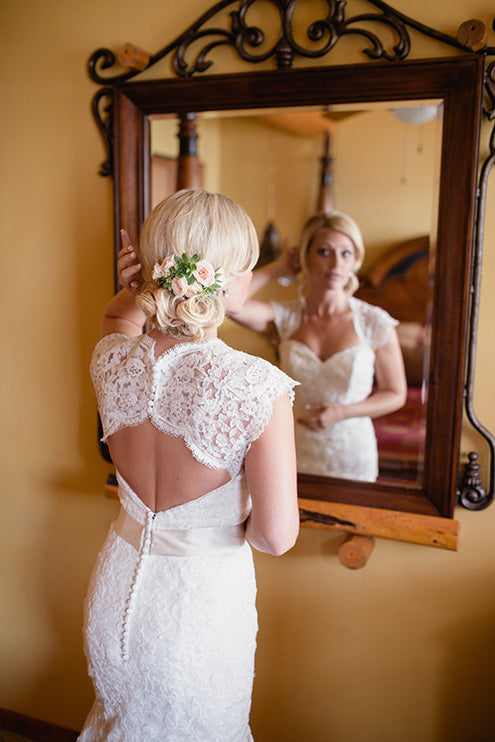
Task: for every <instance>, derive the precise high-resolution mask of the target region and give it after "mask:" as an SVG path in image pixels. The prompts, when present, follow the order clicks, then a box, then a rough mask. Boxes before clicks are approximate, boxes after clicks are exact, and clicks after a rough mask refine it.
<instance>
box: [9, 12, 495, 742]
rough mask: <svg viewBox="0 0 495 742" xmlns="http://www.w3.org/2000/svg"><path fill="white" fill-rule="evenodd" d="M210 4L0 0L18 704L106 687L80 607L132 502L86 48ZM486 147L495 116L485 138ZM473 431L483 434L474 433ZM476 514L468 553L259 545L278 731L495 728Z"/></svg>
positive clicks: (479, 381)
mask: <svg viewBox="0 0 495 742" xmlns="http://www.w3.org/2000/svg"><path fill="white" fill-rule="evenodd" d="M206 5H207V3H205V2H204V0H181V2H180V3H172V2H171V3H167V4H165V5H164V3H163V2H162V0H141V2H140V3H135V2H130V1H129V0H85V2H84V3H82V2H80V1H79V0H77V2H76V1H75V0H65V2H60V1H59V0H45V2H43V3H40V2H39V1H38V0H23V2H22V3H21V2H18V0H6V1H5V0H4V2H3V3H2V4H1V5H0V29H1V31H0V33H1V41H2V44H1V48H2V54H1V56H0V65H1V69H0V81H1V82H0V95H1V98H0V100H1V105H2V115H1V119H0V121H1V137H0V148H1V150H0V162H1V172H2V178H1V180H0V191H1V197H0V209H1V221H0V223H1V225H2V238H3V249H2V251H1V256H2V257H1V272H2V278H3V280H2V290H1V292H0V296H1V301H2V306H3V307H4V309H3V316H4V320H5V330H4V341H3V362H2V365H1V368H2V392H3V393H2V395H1V396H2V426H3V430H2V447H1V457H2V459H1V462H0V471H1V473H2V476H1V479H2V490H1V491H2V499H1V515H2V520H1V522H2V538H1V539H0V563H1V565H2V580H1V582H0V584H1V594H0V606H1V607H0V621H1V624H0V626H1V632H0V646H1V652H0V668H1V669H0V674H1V677H0V707H3V708H7V709H10V710H13V711H17V712H20V713H24V714H28V715H31V716H35V717H38V718H41V719H45V720H47V721H51V722H54V723H58V724H62V725H65V726H69V727H73V728H78V727H79V726H80V725H81V723H82V721H83V719H84V717H85V714H86V712H87V710H88V708H89V705H90V703H91V698H92V691H91V687H90V683H89V681H88V680H87V678H86V671H85V663H84V658H83V653H82V642H81V604H82V600H83V596H84V593H85V590H86V585H87V580H88V577H89V573H90V570H91V567H92V564H93V561H94V559H95V555H96V553H97V550H98V547H99V544H100V543H101V541H102V539H103V537H104V534H105V532H106V529H107V527H108V524H109V523H110V521H111V520H112V519H113V518H114V516H115V514H116V511H117V504H116V503H115V502H113V501H109V500H106V499H105V498H104V497H103V483H104V481H105V479H106V474H107V472H108V471H109V467H108V466H107V465H106V464H105V463H103V462H102V460H101V459H100V458H99V456H98V454H97V451H96V444H95V404H94V398H93V393H92V389H91V386H90V382H89V378H88V372H87V368H88V363H89V358H90V353H91V348H92V345H93V343H94V340H95V337H96V336H97V333H98V324H99V316H100V311H101V307H102V305H103V303H104V301H105V299H106V298H107V297H108V296H109V294H110V292H111V290H112V258H111V249H110V247H111V241H112V203H111V197H112V186H111V183H110V181H109V180H108V179H102V178H100V177H99V176H98V175H97V169H98V167H99V165H100V162H101V161H102V159H103V158H104V150H103V146H102V143H101V140H100V136H99V133H98V131H97V129H96V126H95V125H94V122H93V120H92V117H91V113H90V100H91V97H92V95H93V93H94V92H95V89H96V86H95V85H94V84H93V83H92V82H91V81H90V80H89V78H88V76H87V74H86V71H85V65H86V60H87V58H88V56H89V54H90V53H91V52H92V51H94V50H95V49H96V48H97V47H99V46H108V47H110V48H112V49H117V48H118V47H119V46H120V44H122V43H123V42H125V41H132V42H134V43H136V44H138V45H141V46H143V47H145V48H147V49H149V50H150V51H152V52H153V51H156V50H157V49H159V48H161V47H162V46H163V44H164V43H165V42H168V41H169V40H170V38H171V37H172V36H173V35H174V34H178V33H179V32H180V31H182V30H183V29H184V28H185V27H186V26H187V24H188V21H189V20H190V19H192V18H195V17H196V16H197V15H198V13H199V12H201V11H202V10H203V9H204V8H205V7H206ZM165 7H166V10H165ZM397 7H398V8H400V9H402V10H403V11H404V12H406V13H408V14H409V15H413V16H416V17H418V18H419V19H421V20H422V21H423V22H425V23H428V24H430V25H433V26H437V27H440V28H442V29H443V30H444V31H446V32H448V33H451V34H455V33H456V29H457V27H458V25H459V24H460V23H461V22H462V21H464V20H465V19H467V18H470V17H472V16H473V15H475V16H478V17H480V18H482V19H483V20H484V21H485V22H486V24H487V26H488V27H490V22H491V18H492V15H493V2H492V1H491V0H477V1H476V2H474V0H472V1H468V0H441V1H440V0H439V1H438V2H436V3H429V2H427V1H426V0H400V2H399V0H397ZM160 18H161V19H162V20H161V21H160V20H157V19H160ZM490 39H491V43H492V44H493V33H491V36H490ZM349 44H350V46H351V47H352V44H354V41H349ZM426 46H427V45H426V43H425V42H422V41H421V43H420V44H419V47H418V48H419V49H422V48H425V47H426ZM346 48H349V47H346ZM345 53H346V52H345V48H344V50H339V52H338V54H337V55H336V57H335V59H334V61H337V59H338V61H342V56H344V57H345ZM221 54H222V55H223V58H225V59H231V56H230V55H229V53H228V52H227V51H222V52H221ZM352 61H355V59H354V58H353V59H352ZM235 64H236V65H237V62H236V63H235ZM224 69H225V68H224ZM487 146H488V135H487V128H486V127H485V129H484V136H483V150H484V152H485V154H486V151H487ZM494 189H495V186H494V185H493V182H492V185H491V187H490V192H489V201H488V205H487V214H488V225H487V226H488V234H487V240H486V250H485V262H484V282H483V293H482V307H481V311H482V316H481V323H480V333H479V348H478V371H477V378H476V394H475V402H476V405H477V408H478V409H480V410H482V413H483V418H482V419H483V422H484V423H485V424H486V425H487V426H488V427H489V428H491V429H493V430H495V402H494V400H493V382H492V379H493V377H494V371H495V369H494V366H495V353H494V352H493V349H492V342H491V341H492V337H493V328H492V323H493V319H492V318H493V316H494V311H495V298H494V295H493V291H492V290H491V280H490V279H491V277H492V276H493V275H494V274H495V256H494V252H493V250H492V244H493V239H494V235H495V221H494V220H495V217H494V216H492V215H493V214H495V209H494V208H493V205H494V202H495V190H494ZM466 437H467V438H469V439H470V440H471V439H472V441H473V445H475V446H477V447H478V448H479V450H481V451H484V449H483V446H481V445H480V443H479V442H478V439H477V437H476V436H472V435H470V434H469V431H468V429H467V428H466ZM457 517H458V519H459V520H460V521H461V528H462V530H461V541H460V549H459V552H458V553H450V552H445V551H441V550H435V549H431V548H426V547H421V546H412V545H406V544H401V543H395V542H385V541H380V542H378V543H377V545H376V548H375V550H374V552H373V554H372V557H371V559H370V562H369V564H368V566H367V567H366V569H364V570H362V571H357V572H351V571H348V570H345V569H344V568H343V567H341V566H340V565H339V563H338V560H337V557H336V549H337V547H338V544H339V542H340V540H341V538H342V537H341V536H339V535H337V534H332V533H327V532H322V531H313V530H309V529H303V530H302V532H301V536H300V539H299V542H298V544H297V546H296V547H295V548H294V549H293V551H292V552H290V553H289V554H287V555H286V556H284V557H282V558H279V559H275V558H271V557H267V556H263V555H257V556H256V563H257V571H258V582H259V602H258V605H259V611H260V620H261V631H260V635H259V650H258V655H257V675H256V682H255V694H254V703H253V714H252V724H253V730H254V733H255V737H256V740H257V742H278V740H280V741H282V740H283V742H301V740H304V741H305V742H306V741H307V742H327V741H329V740H331V741H333V740H335V742H397V740H400V741H401V742H418V741H419V740H421V742H444V741H445V742H446V741H447V740H449V742H465V741H466V740H470V741H474V742H488V740H491V739H493V738H495V719H494V717H493V711H492V708H491V707H492V703H491V696H492V689H491V681H492V677H493V672H492V669H493V666H494V661H495V650H494V649H493V639H492V637H493V630H494V624H495V590H494V587H495V584H494V583H495V540H494V539H493V536H492V530H493V527H494V526H495V507H493V508H491V509H489V510H487V511H486V512H483V513H470V512H466V511H463V510H459V512H458V513H457Z"/></svg>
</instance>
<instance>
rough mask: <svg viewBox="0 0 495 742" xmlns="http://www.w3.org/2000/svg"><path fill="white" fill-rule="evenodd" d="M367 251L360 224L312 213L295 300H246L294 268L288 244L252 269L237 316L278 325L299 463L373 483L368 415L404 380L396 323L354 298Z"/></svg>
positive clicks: (385, 409) (395, 397) (396, 403)
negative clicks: (292, 397) (291, 385)
mask: <svg viewBox="0 0 495 742" xmlns="http://www.w3.org/2000/svg"><path fill="white" fill-rule="evenodd" d="M363 258H364V245H363V239H362V236H361V231H360V229H359V227H358V226H357V224H356V223H355V222H354V221H353V220H352V219H351V218H350V217H349V216H347V215H346V214H342V213H338V212H335V213H333V214H331V215H328V214H319V215H317V216H315V217H312V218H311V219H310V220H309V221H308V223H307V224H306V225H305V227H304V228H303V231H302V234H301V239H300V244H299V266H300V269H301V270H302V274H303V277H304V286H303V290H302V296H301V298H300V299H297V300H294V301H291V302H286V303H278V302H268V301H260V300H256V299H254V298H252V297H253V296H254V295H255V294H256V293H257V292H258V291H259V290H260V289H261V288H262V287H263V286H265V285H266V284H268V283H269V282H270V281H273V280H276V279H278V278H280V277H282V276H286V275H287V274H288V273H294V272H295V271H294V267H293V262H291V259H290V253H289V251H288V250H285V251H284V252H283V253H282V255H281V257H280V258H279V259H277V260H276V261H274V262H272V263H270V264H268V265H266V266H264V267H263V268H260V269H259V270H257V271H255V272H254V279H253V282H252V284H251V287H250V291H249V297H250V298H249V299H248V301H246V302H245V303H244V305H243V306H242V308H241V309H240V311H239V312H238V313H237V314H236V315H234V316H233V319H235V320H236V321H237V322H239V323H240V324H242V325H245V326H247V327H249V328H251V329H252V330H255V331H257V332H261V333H270V330H271V329H273V326H274V327H275V330H276V337H277V344H278V352H279V360H280V367H281V368H282V369H283V370H284V371H285V372H286V373H287V374H289V375H290V376H291V377H292V378H294V379H297V380H298V381H299V382H300V386H298V387H297V388H296V390H295V391H296V401H295V404H294V415H295V418H296V425H295V436H296V449H297V466H298V470H299V471H301V472H308V473H311V474H320V475H323V476H333V477H344V478H349V479H356V480H363V481H374V480H375V479H376V477H377V475H378V455H377V444H376V437H375V432H374V427H373V423H372V418H374V417H379V416H381V415H386V414H388V413H390V412H393V411H394V410H397V409H399V408H400V407H402V406H403V405H404V403H405V399H406V378H405V373H404V363H403V359H402V353H401V350H400V346H399V341H398V338H397V333H396V330H395V325H397V324H398V323H397V322H396V321H395V320H394V319H392V317H390V315H389V314H388V313H387V312H385V311H384V310H383V309H381V308H379V307H376V306H372V305H370V304H367V303H365V302H363V301H360V300H359V299H356V298H354V297H353V296H352V294H353V293H354V291H355V290H356V289H357V287H358V280H357V278H356V275H355V273H356V271H357V270H358V269H359V267H360V266H361V264H362V262H363ZM272 334H273V333H272Z"/></svg>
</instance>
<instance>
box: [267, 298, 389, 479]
mask: <svg viewBox="0 0 495 742" xmlns="http://www.w3.org/2000/svg"><path fill="white" fill-rule="evenodd" d="M349 303H350V306H351V309H352V310H353V322H354V328H355V330H356V334H357V336H358V340H359V342H358V343H357V344H356V345H353V346H351V347H349V348H344V349H343V350H341V351H339V352H337V353H334V354H333V355H332V356H330V358H327V359H326V360H324V361H322V360H321V359H320V358H319V357H318V356H317V355H316V354H315V353H314V352H313V351H312V350H311V348H309V347H308V346H307V345H305V343H302V342H300V341H298V340H293V339H292V338H291V336H292V335H293V333H294V332H295V331H296V330H297V328H298V327H299V325H300V323H301V317H302V305H301V302H300V301H293V302H288V303H286V304H277V303H274V304H273V306H274V311H275V324H276V327H277V330H278V333H279V337H280V339H281V342H280V346H279V358H280V367H281V368H282V369H283V370H284V371H285V372H286V373H288V374H290V376H292V377H293V378H294V379H297V380H298V381H299V382H300V386H298V387H297V389H296V399H295V404H294V417H295V420H296V425H295V437H296V449H297V467H298V470H299V471H301V472H307V473H310V474H320V475H323V476H333V477H344V478H346V479H358V480H359V479H360V480H366V481H373V480H375V479H376V476H377V473H378V455H377V449H376V437H375V432H374V427H373V423H372V421H371V419H370V418H369V417H357V418H350V419H347V420H342V421H340V422H338V423H336V424H335V425H333V426H332V427H331V428H324V429H323V430H317V431H314V430H309V429H308V428H307V427H305V426H304V425H302V424H300V423H298V422H297V420H298V418H299V417H301V416H303V415H304V414H305V413H306V405H311V404H320V403H322V402H337V403H339V404H352V403H354V402H360V401H362V400H363V399H366V397H368V396H369V395H370V394H371V392H372V388H373V377H374V367H375V349H376V348H378V347H380V345H383V344H384V343H385V342H386V340H387V331H388V328H389V327H391V326H393V325H395V324H397V322H396V320H394V319H393V318H392V317H391V316H390V315H389V314H388V313H387V312H385V311H384V310H383V309H381V308H380V307H375V306H372V305H371V304H367V303H365V302H363V301H360V300H359V299H354V298H353V297H351V298H350V300H349Z"/></svg>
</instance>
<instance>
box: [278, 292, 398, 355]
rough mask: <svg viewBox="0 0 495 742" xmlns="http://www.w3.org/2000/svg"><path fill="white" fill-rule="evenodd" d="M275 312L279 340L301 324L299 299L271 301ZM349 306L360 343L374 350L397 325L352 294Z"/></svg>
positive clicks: (390, 318) (395, 321) (380, 311)
mask: <svg viewBox="0 0 495 742" xmlns="http://www.w3.org/2000/svg"><path fill="white" fill-rule="evenodd" d="M272 306H273V310H274V313H275V326H276V328H277V332H278V336H279V338H280V340H287V339H288V338H290V337H291V335H293V334H294V333H295V331H296V330H297V328H298V327H299V325H300V324H301V320H302V311H303V308H304V304H303V302H302V301H301V300H299V299H294V300H293V301H289V302H284V303H280V302H272ZM349 306H350V308H351V310H352V318H353V323H354V329H355V330H356V335H357V336H358V338H359V339H360V341H361V342H362V343H364V344H365V345H368V346H369V347H370V348H371V349H372V350H376V348H379V347H380V346H381V345H383V344H384V343H385V342H386V341H387V330H388V328H389V327H394V326H396V325H398V324H399V323H398V321H397V320H396V319H394V318H393V317H391V316H390V314H389V313H388V312H386V311H385V310H384V309H382V308H381V307H377V306H374V305H373V304H368V303H367V302H365V301H361V299H356V298H355V297H354V296H350V297H349Z"/></svg>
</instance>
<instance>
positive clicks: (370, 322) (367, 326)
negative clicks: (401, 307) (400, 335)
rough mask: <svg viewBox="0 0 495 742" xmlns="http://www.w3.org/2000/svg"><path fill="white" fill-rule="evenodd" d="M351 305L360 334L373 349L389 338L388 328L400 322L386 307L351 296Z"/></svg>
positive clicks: (383, 343)
mask: <svg viewBox="0 0 495 742" xmlns="http://www.w3.org/2000/svg"><path fill="white" fill-rule="evenodd" d="M350 304H351V307H352V309H353V311H354V313H355V325H356V331H357V333H358V335H360V336H361V337H362V339H363V340H364V341H365V342H366V343H367V344H368V345H369V346H370V347H371V348H372V349H373V350H375V349H376V348H380V347H381V346H382V345H385V343H386V342H387V340H388V330H389V328H390V327H396V326H397V325H398V324H399V322H398V320H396V319H394V318H393V317H392V316H391V315H390V314H389V313H388V312H386V311H385V309H382V308H381V307H377V306H374V305H373V304H368V303H367V302H364V301H361V300H360V299H355V298H354V297H351V299H350Z"/></svg>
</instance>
